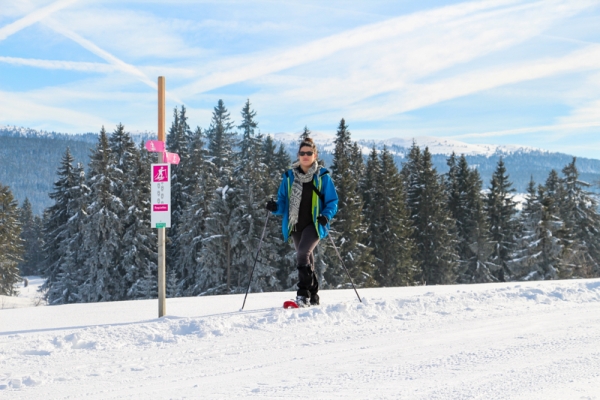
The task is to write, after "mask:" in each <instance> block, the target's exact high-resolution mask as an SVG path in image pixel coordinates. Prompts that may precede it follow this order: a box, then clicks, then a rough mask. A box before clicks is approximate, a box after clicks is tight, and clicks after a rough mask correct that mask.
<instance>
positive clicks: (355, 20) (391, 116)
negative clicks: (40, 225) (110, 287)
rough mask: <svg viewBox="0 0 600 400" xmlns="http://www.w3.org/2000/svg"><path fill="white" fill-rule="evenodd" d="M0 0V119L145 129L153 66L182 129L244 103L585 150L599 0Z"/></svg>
mask: <svg viewBox="0 0 600 400" xmlns="http://www.w3.org/2000/svg"><path fill="white" fill-rule="evenodd" d="M0 2H1V4H0V125H17V126H26V127H31V128H36V129H44V130H53V131H59V132H72V133H77V132H97V131H99V130H100V128H101V126H102V125H105V126H106V127H107V129H109V130H112V129H113V128H114V126H115V125H116V124H117V123H119V122H121V123H123V124H124V125H125V127H126V128H128V129H129V130H132V131H144V130H150V131H155V130H156V120H157V118H156V81H157V77H158V76H159V75H164V76H165V77H166V81H167V91H168V100H167V106H168V108H169V109H170V110H172V109H173V108H174V107H175V106H178V105H181V104H184V105H185V106H186V107H187V108H188V116H189V121H190V122H191V124H192V125H193V126H194V127H195V126H196V125H198V126H200V127H202V128H206V127H208V125H209V124H210V116H211V112H212V109H213V107H214V106H215V105H216V103H217V101H218V100H219V99H223V101H224V102H225V105H226V106H227V108H228V109H229V111H230V112H231V115H232V117H233V118H234V120H235V121H236V122H237V121H239V115H240V110H241V108H242V106H243V103H244V102H245V101H246V99H248V98H249V99H250V101H251V103H252V106H253V108H254V109H255V110H256V111H257V119H258V122H259V128H260V130H261V131H262V132H263V133H276V132H299V131H301V130H302V128H303V127H304V126H305V125H306V126H308V127H309V129H311V130H313V131H319V132H325V133H334V132H335V130H336V127H337V125H338V123H339V121H340V119H341V118H345V119H346V122H347V123H348V124H349V126H350V130H351V131H352V135H353V138H373V139H385V138H391V137H414V136H437V137H447V138H452V139H457V140H461V141H465V142H468V143H490V144H520V145H527V146H534V147H540V148H544V149H548V150H552V151H561V152H565V153H569V154H574V155H578V156H584V157H592V158H600V23H598V21H600V0H594V1H589V0H564V1H561V0H555V1H554V0H547V1H518V0H486V1H471V2H469V1H467V2H439V1H426V0H425V1H419V2H415V1H398V0H395V1H378V0H369V1H328V2H323V1H310V0H301V1H226V0H223V1H192V0H188V1H171V0H153V1H141V0H140V1H127V0H0ZM323 4H326V5H323ZM168 118H169V119H168V121H170V112H169V116H168Z"/></svg>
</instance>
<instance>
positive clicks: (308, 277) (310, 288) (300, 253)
mask: <svg viewBox="0 0 600 400" xmlns="http://www.w3.org/2000/svg"><path fill="white" fill-rule="evenodd" d="M292 240H293V241H294V247H296V260H297V262H298V291H297V292H296V294H297V295H298V296H304V297H313V298H315V297H317V292H318V291H319V281H318V280H317V275H316V274H315V256H314V254H313V250H314V249H315V247H317V244H319V235H318V234H317V231H316V229H315V226H314V225H309V226H307V227H306V228H304V229H303V230H302V231H300V232H297V231H296V232H292Z"/></svg>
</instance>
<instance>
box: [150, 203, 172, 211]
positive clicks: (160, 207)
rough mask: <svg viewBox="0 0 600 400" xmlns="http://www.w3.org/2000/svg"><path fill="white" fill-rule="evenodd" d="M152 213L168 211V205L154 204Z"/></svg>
mask: <svg viewBox="0 0 600 400" xmlns="http://www.w3.org/2000/svg"><path fill="white" fill-rule="evenodd" d="M152 211H169V205H168V204H154V205H153V206H152Z"/></svg>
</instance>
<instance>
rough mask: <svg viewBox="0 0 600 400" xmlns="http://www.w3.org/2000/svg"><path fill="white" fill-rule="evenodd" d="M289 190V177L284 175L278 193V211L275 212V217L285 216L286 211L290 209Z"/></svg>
mask: <svg viewBox="0 0 600 400" xmlns="http://www.w3.org/2000/svg"><path fill="white" fill-rule="evenodd" d="M287 191H288V188H287V176H286V174H283V178H282V179H281V184H280V185H279V190H278V191H277V211H275V212H273V214H275V215H283V214H285V210H286V209H287V208H288V193H287Z"/></svg>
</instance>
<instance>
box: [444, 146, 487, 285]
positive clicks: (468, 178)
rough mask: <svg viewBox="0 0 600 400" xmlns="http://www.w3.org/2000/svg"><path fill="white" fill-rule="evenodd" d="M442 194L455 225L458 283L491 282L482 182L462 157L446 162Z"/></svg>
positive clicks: (454, 156) (476, 172)
mask: <svg viewBox="0 0 600 400" xmlns="http://www.w3.org/2000/svg"><path fill="white" fill-rule="evenodd" d="M447 164H448V167H449V171H448V173H447V174H446V180H445V185H446V192H447V199H448V200H447V201H448V209H449V210H450V213H451V215H452V217H453V218H454V220H455V223H456V235H457V237H458V242H457V246H456V250H457V253H458V257H459V261H458V262H459V268H458V280H459V282H462V283H483V282H492V281H495V280H496V278H495V277H494V276H493V274H492V273H491V271H495V270H496V269H497V266H495V265H494V264H493V263H491V262H490V261H489V260H488V258H489V256H490V254H491V250H492V248H493V246H492V244H491V242H490V239H489V234H488V226H487V218H486V214H485V210H484V209H483V197H482V194H481V187H482V181H481V178H480V176H479V172H478V171H477V170H471V169H470V168H469V165H468V163H467V159H466V157H465V156H464V154H463V155H461V156H460V158H459V159H458V162H457V160H456V155H455V154H454V153H452V155H451V156H450V157H449V158H448V161H447Z"/></svg>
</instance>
